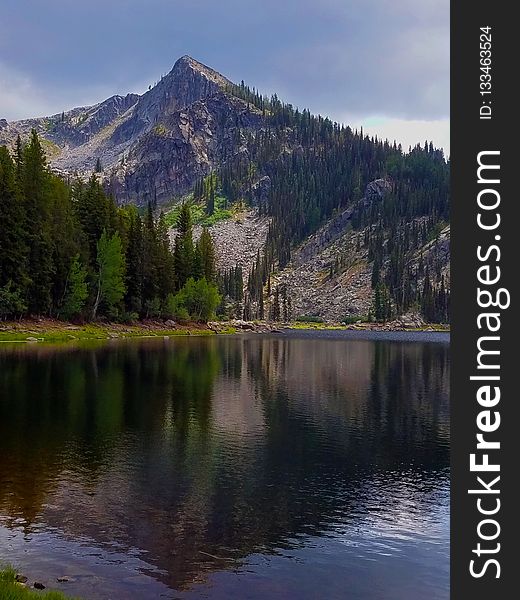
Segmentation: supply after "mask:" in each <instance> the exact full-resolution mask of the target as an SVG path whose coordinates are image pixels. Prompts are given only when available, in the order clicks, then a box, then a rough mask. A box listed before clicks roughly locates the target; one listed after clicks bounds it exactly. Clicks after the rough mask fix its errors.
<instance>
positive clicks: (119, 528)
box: [0, 337, 449, 599]
mask: <svg viewBox="0 0 520 600" xmlns="http://www.w3.org/2000/svg"><path fill="white" fill-rule="evenodd" d="M0 370H1V373H2V377H1V379H0V455H1V458H2V460H1V461H0V525H3V527H4V534H5V532H11V534H10V535H11V538H9V539H10V540H11V542H10V543H11V551H12V552H14V553H15V554H16V553H18V554H19V555H18V554H16V555H17V557H18V560H19V561H22V563H23V561H24V560H26V559H24V558H23V557H22V555H21V550H20V548H21V545H20V543H19V541H17V540H18V538H17V537H13V536H15V533H16V535H17V536H19V535H21V534H22V533H23V534H24V535H25V539H26V540H27V539H29V540H31V541H28V542H27V541H26V542H25V547H26V546H27V545H28V546H29V547H31V544H33V545H34V544H35V543H36V542H35V541H34V540H36V539H38V540H40V541H39V542H38V543H39V544H42V545H43V547H44V548H45V552H47V553H48V554H49V555H51V556H52V553H53V547H57V546H59V544H57V541H56V540H57V538H56V536H60V539H65V540H68V542H67V543H69V542H70V543H71V544H76V546H74V548H75V552H76V554H79V555H81V553H82V550H81V548H84V547H86V546H87V545H88V544H90V545H91V546H92V545H94V546H95V547H96V548H100V549H104V550H106V551H109V552H115V553H118V555H122V556H123V557H128V556H131V557H133V558H135V559H139V560H140V561H142V564H141V563H140V564H139V565H138V566H137V567H135V573H136V574H137V575H138V574H139V573H141V572H146V573H148V575H150V576H151V578H153V580H154V581H156V582H161V584H163V585H164V586H167V588H169V589H172V590H173V589H174V590H189V589H192V590H193V589H195V590H196V589H197V587H195V588H194V587H193V586H194V583H197V582H198V583H202V584H205V587H204V589H205V590H206V591H205V593H208V594H209V595H208V596H207V597H211V598H213V597H215V598H216V597H223V598H224V597H226V594H228V595H229V594H231V593H232V591H230V590H231V588H229V585H230V581H231V580H230V579H229V578H230V577H232V575H231V574H232V573H233V572H234V571H233V569H236V568H237V567H238V566H239V565H241V564H246V563H247V561H248V560H250V558H251V557H254V556H272V555H273V554H280V553H282V554H283V553H284V552H289V553H290V552H292V551H294V552H303V553H304V555H305V556H306V557H307V558H305V559H303V558H302V561H303V562H305V563H306V564H307V563H308V564H312V563H313V560H314V559H316V557H317V556H318V554H317V553H314V554H313V553H312V551H311V550H310V549H309V548H312V544H311V545H309V540H328V539H330V540H331V542H330V544H329V545H328V546H327V548H326V550H325V554H323V552H322V554H321V555H320V556H325V555H329V554H330V553H331V548H332V547H333V546H334V547H336V544H341V551H340V550H339V549H338V550H337V551H336V552H334V553H332V555H331V556H329V558H328V559H327V560H328V562H327V565H329V567H330V568H329V567H326V568H325V569H324V570H323V569H322V571H321V574H322V575H323V574H324V573H325V574H326V577H327V578H328V579H332V580H334V578H335V577H336V576H337V578H338V581H342V580H343V579H342V578H344V577H345V572H348V571H349V569H350V573H351V579H356V578H358V577H362V573H363V571H362V570H359V569H358V567H359V565H362V564H364V563H362V562H360V561H362V560H368V559H370V560H379V559H381V561H382V562H381V565H384V564H385V563H384V558H382V557H385V556H396V555H398V554H399V553H403V552H404V553H406V552H407V550H406V549H407V548H414V549H415V550H414V551H417V548H420V547H423V546H424V548H426V547H429V546H428V544H433V545H435V544H439V545H440V547H441V551H440V552H439V555H438V556H436V555H432V554H431V552H430V553H429V554H428V552H427V553H426V554H428V555H429V559H428V561H427V564H426V565H425V572H427V573H428V578H429V579H428V582H427V583H424V582H423V584H421V585H427V586H430V588H429V589H430V590H431V593H430V595H429V596H428V597H431V598H436V597H447V596H446V595H443V594H447V563H448V558H447V555H446V552H447V548H446V542H447V518H446V515H447V510H448V509H447V493H448V479H447V478H448V464H449V426H448V423H449V421H448V385H449V355H448V347H447V345H446V344H442V343H441V344H438V343H424V344H423V343H402V342H378V341H358V340H356V341H352V340H328V339H319V338H318V339H298V338H290V337H273V338H264V337H238V338H235V337H225V338H192V339H177V340H164V341H163V340H160V341H158V342H155V341H144V342H118V343H114V344H108V345H101V346H99V345H97V346H94V347H90V348H89V347H76V348H64V347H61V348H59V349H52V348H45V347H37V348H27V347H18V348H15V349H7V348H0ZM43 534H46V535H47V537H45V538H42V537H38V536H42V535H43ZM4 538H5V536H4ZM4 538H0V539H4ZM42 539H43V540H47V542H42V541H41V540H42ZM332 540H333V542H332ZM46 544H47V546H46ZM320 544H321V542H320ZM331 544H332V545H331ZM352 544H353V546H352ZM349 545H350V547H349ZM78 548H79V549H78ZM353 548H356V549H355V550H354V549H353ZM56 552H58V550H56ZM313 556H314V559H313ZM4 557H5V556H4V553H3V552H2V550H0V558H4ZM247 557H250V558H247ZM356 557H357V558H356ZM360 557H361V558H360ZM367 557H368V558H367ZM402 558H403V560H402V561H401V563H397V564H398V567H397V568H401V569H402V573H401V575H402V580H403V581H402V583H399V578H398V577H397V580H396V582H395V586H397V587H396V593H397V596H396V597H397V598H402V599H404V598H408V596H407V595H406V593H405V591H404V587H402V589H401V590H399V586H400V585H401V586H405V585H408V583H405V582H406V581H408V579H409V574H407V573H405V571H406V569H408V568H409V566H410V565H409V564H408V562H407V557H406V556H404V557H402ZM56 560H58V558H57V559H56ZM59 560H61V561H63V559H62V558H60V559H59ZM121 560H123V559H121ZM31 561H32V564H34V562H37V556H34V555H33V557H32V558H31ZM31 561H29V562H31ZM244 561H245V562H244ZM356 561H357V562H356ZM101 562H103V561H101ZM105 562H106V561H105ZM118 562H121V561H116V564H114V565H113V566H112V567H111V569H110V570H109V571H108V572H106V573H105V572H103V573H101V570H100V569H97V571H96V568H95V566H92V565H91V564H90V566H89V569H91V571H92V573H93V574H94V575H97V576H98V578H100V583H99V594H98V596H96V597H100V598H101V597H108V595H106V596H103V594H106V593H107V590H108V588H109V587H110V586H112V587H113V586H115V589H117V586H118V583H117V582H118V580H119V579H120V578H121V572H120V571H121V567H119V570H118V566H117V563H118ZM284 564H285V563H284ZM399 565H401V566H400V567H399ZM61 566H62V567H66V566H67V565H66V563H63V564H62V565H61ZM82 568H86V567H85V566H83V567H82ZM266 568H267V570H268V571H269V573H270V575H269V577H270V580H271V579H272V578H273V577H274V580H275V581H276V582H277V585H278V586H279V588H280V589H281V590H282V592H283V591H284V590H285V593H287V591H288V590H289V589H290V590H293V588H294V585H293V586H291V583H290V581H291V579H290V578H291V577H292V576H293V575H292V574H291V575H289V569H288V568H287V569H285V568H284V567H282V568H277V569H276V570H275V572H274V573H273V572H271V570H270V569H269V568H268V567H266ZM294 568H295V567H294V565H292V566H291V569H294ZM284 569H285V570H284ZM301 569H303V571H301V575H302V578H303V579H305V577H304V571H305V569H306V567H303V566H302V567H301ZM381 572H384V568H383V566H382V567H381ZM211 573H215V574H218V573H222V574H223V575H222V576H220V575H219V577H221V579H219V578H218V577H216V576H213V575H211ZM291 573H293V571H292V570H291ZM340 573H343V575H341V576H340V575H339V574H340ZM435 573H437V574H435ZM57 575H60V573H57ZM137 575H136V577H135V580H134V581H130V582H129V581H126V582H121V588H120V595H119V597H121V598H123V597H126V596H125V595H124V594H125V593H130V594H132V590H133V592H134V593H135V590H137V589H140V588H138V586H139V585H143V586H144V588H143V589H147V590H148V591H147V592H146V594H147V595H146V596H138V595H137V596H136V595H129V596H128V597H155V596H154V595H153V594H154V593H155V592H154V591H152V589H155V588H152V587H151V585H152V584H151V583H150V587H148V588H146V583H145V581H144V580H139V581H138V577H137ZM389 576H390V575H389ZM392 576H393V577H394V579H395V578H396V576H395V573H394V574H392ZM349 581H350V580H349ZM352 583H353V585H354V581H353V582H352ZM251 585H252V586H253V588H252V590H253V591H254V586H255V584H254V583H253V584H251ZM309 585H310V586H311V587H312V584H311V583H309ZM314 585H321V583H320V582H317V583H315V584H314ZM386 585H388V582H387V584H386ZM417 585H419V584H417ZM132 586H134V587H132ZM226 586H227V587H226ZM67 589H72V588H67ZM89 589H90V590H92V588H91V587H90V588H89V587H87V588H84V589H82V587H81V585H79V586H78V589H77V590H76V589H74V592H75V593H81V592H84V593H85V590H87V591H88V590H89ZM165 589H166V588H165ZM259 589H260V588H259ZM306 589H307V590H308V589H309V588H306ZM417 589H419V588H414V590H412V592H411V593H412V595H411V596H409V597H411V598H412V597H414V596H413V594H417ZM208 590H212V591H211V592H208ZM224 590H227V591H224ZM163 591H164V590H163ZM253 591H252V596H251V597H256V596H255V595H254V593H253ZM423 592H424V590H423ZM201 593H202V592H201ZM266 593H267V592H266ZM333 593H334V592H333ZM219 594H220V595H219ZM436 594H438V596H437V595H436ZM88 597H93V596H89V595H87V598H88ZM175 597H177V596H175ZM204 597H206V596H204ZM228 597H229V596H228ZM258 597H259V598H260V597H262V596H261V595H259V596H258ZM263 597H267V596H263ZM281 597H291V596H290V595H286V596H281ZM294 597H304V595H301V594H300V596H297V595H295V596H294ZM309 597H314V596H309ZM329 597H334V596H329ZM337 597H343V596H337ZM353 597H354V598H369V597H370V598H379V597H381V598H383V597H385V598H386V597H388V598H390V597H393V596H392V595H391V594H389V595H388V596H377V595H372V596H368V595H367V594H366V591H365V592H362V591H360V592H359V594H358V595H357V596H353ZM415 597H419V596H417V595H416V596H415Z"/></svg>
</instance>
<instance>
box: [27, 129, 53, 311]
mask: <svg viewBox="0 0 520 600" xmlns="http://www.w3.org/2000/svg"><path fill="white" fill-rule="evenodd" d="M21 175H22V180H21V182H20V183H21V189H22V193H23V197H24V201H25V208H26V232H27V240H28V245H29V268H28V274H29V279H30V281H31V282H30V284H29V288H28V299H29V302H28V306H29V311H30V312H31V313H34V314H46V313H48V312H49V310H50V308H51V288H52V277H53V275H54V265H53V261H52V238H51V228H50V215H49V212H50V199H49V174H48V172H47V168H46V159H45V154H44V152H43V149H42V146H41V144H40V140H39V139H38V135H37V133H36V131H35V130H34V129H33V131H32V132H31V139H30V142H29V144H28V145H27V146H26V147H25V148H24V152H23V168H22V172H21Z"/></svg>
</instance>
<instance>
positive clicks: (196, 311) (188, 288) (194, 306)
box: [167, 277, 221, 322]
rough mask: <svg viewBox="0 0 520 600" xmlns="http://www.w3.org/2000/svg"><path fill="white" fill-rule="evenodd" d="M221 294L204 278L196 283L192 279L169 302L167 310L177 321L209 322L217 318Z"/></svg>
mask: <svg viewBox="0 0 520 600" xmlns="http://www.w3.org/2000/svg"><path fill="white" fill-rule="evenodd" d="M220 300H221V297H220V294H219V293H218V289H217V286H216V285H214V284H213V283H210V282H208V281H206V279H205V278H204V277H203V278H202V279H198V280H196V281H195V279H193V277H190V278H189V279H188V281H187V282H186V285H185V286H184V287H183V288H182V289H181V290H180V291H179V292H178V293H177V294H176V295H175V296H173V297H171V298H170V297H169V298H168V301H167V310H168V312H169V313H170V315H171V316H172V317H173V318H174V319H177V320H187V319H186V317H188V318H191V319H193V320H194V321H201V322H207V321H209V320H210V319H212V318H214V317H215V311H216V309H217V306H218V305H219V304H220Z"/></svg>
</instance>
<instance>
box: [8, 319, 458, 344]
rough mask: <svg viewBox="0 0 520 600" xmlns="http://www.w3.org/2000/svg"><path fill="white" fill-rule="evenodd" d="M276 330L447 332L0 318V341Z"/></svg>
mask: <svg viewBox="0 0 520 600" xmlns="http://www.w3.org/2000/svg"><path fill="white" fill-rule="evenodd" d="M280 330H296V331H297V330H313V331H349V330H353V331H413V332H417V331H428V332H432V331H440V332H449V331H450V329H449V327H448V326H446V325H440V324H426V325H424V326H421V327H403V325H402V324H400V323H399V322H391V323H357V324H352V325H345V324H339V323H312V322H309V323H307V322H293V323H283V324H270V323H263V322H258V321H256V322H244V321H229V322H219V323H207V324H206V323H186V324H173V323H172V322H162V321H143V322H140V323H136V324H131V325H125V324H121V323H101V322H99V323H86V324H83V325H77V324H73V323H67V322H64V321H57V320H52V319H42V320H36V319H35V320H23V321H15V322H0V343H2V342H9V343H38V342H43V343H64V342H73V341H81V340H110V339H125V338H155V337H157V338H159V337H176V336H190V335H196V336H200V335H227V334H234V333H240V332H244V333H247V332H256V333H269V332H279V331H280Z"/></svg>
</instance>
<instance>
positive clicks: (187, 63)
mask: <svg viewBox="0 0 520 600" xmlns="http://www.w3.org/2000/svg"><path fill="white" fill-rule="evenodd" d="M190 71H191V72H192V73H196V74H197V75H199V76H202V77H204V78H205V79H207V80H209V81H211V82H212V83H215V84H217V85H218V86H219V87H227V86H228V85H231V81H229V79H227V78H226V77H224V76H223V75H221V74H220V73H219V72H218V71H215V70H214V69H212V68H211V67H208V66H207V65H205V64H203V63H201V62H199V61H198V60H196V59H194V58H193V57H191V56H189V55H187V54H185V55H184V56H181V57H180V58H179V59H178V60H177V61H176V62H175V64H174V65H173V69H172V70H171V71H170V73H169V74H168V77H169V76H180V77H183V75H185V74H186V73H187V72H190Z"/></svg>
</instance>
